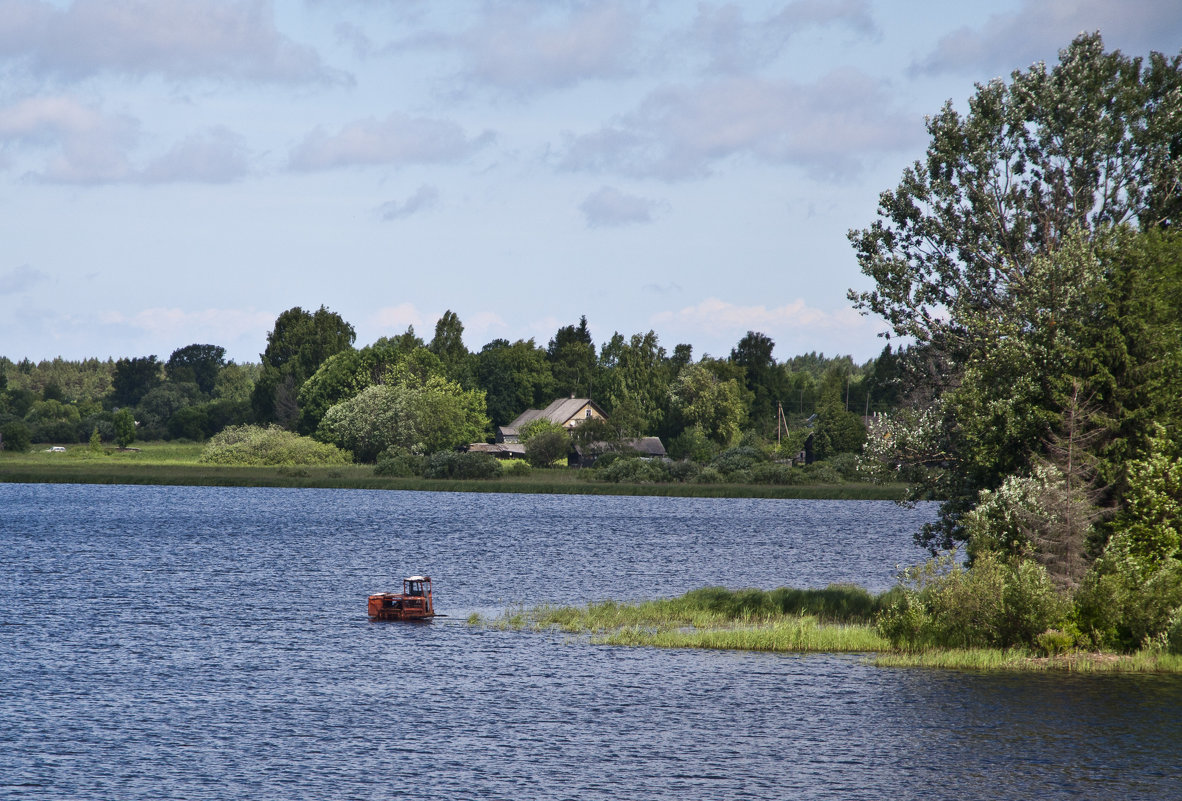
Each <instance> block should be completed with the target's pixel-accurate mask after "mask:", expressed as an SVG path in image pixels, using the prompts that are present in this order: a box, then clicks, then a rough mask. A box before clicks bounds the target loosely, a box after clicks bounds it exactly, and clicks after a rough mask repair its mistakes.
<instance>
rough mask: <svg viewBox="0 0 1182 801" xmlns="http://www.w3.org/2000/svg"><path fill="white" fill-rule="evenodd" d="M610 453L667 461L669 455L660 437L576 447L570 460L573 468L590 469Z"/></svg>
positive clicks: (594, 443)
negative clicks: (596, 461) (597, 460)
mask: <svg viewBox="0 0 1182 801" xmlns="http://www.w3.org/2000/svg"><path fill="white" fill-rule="evenodd" d="M609 451H618V452H619V453H621V454H623V455H626V456H639V457H640V458H642V459H666V458H668V454H667V453H666V452H665V446H664V444H662V442H661V439H660V437H639V438H637V439H626V440H623V441H622V442H620V443H618V444H616V443H607V442H592V443H591V444H589V445H576V446H575V447H574V450H573V452H572V453H571V455H570V457H569V458H568V460H567V461H568V463H569V464H570V466H571V467H590V466H591V465H593V464H595V460H596V459H598V458H599V457H600V456H602V455H603V454H605V453H607V452H609Z"/></svg>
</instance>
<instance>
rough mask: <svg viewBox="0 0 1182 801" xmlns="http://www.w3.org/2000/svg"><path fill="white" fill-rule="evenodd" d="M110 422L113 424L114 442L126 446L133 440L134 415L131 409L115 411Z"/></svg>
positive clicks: (121, 446)
mask: <svg viewBox="0 0 1182 801" xmlns="http://www.w3.org/2000/svg"><path fill="white" fill-rule="evenodd" d="M111 422H112V423H113V424H114V426H115V444H116V445H118V446H119V447H120V448H126V447H128V446H129V445H131V443H133V442H135V415H134V414H133V413H132V411H131V409H120V410H119V411H117V412H115V414H114V416H113V418H112V420H111Z"/></svg>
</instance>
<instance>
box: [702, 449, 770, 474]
mask: <svg viewBox="0 0 1182 801" xmlns="http://www.w3.org/2000/svg"><path fill="white" fill-rule="evenodd" d="M765 461H767V454H765V453H763V452H762V451H760V450H759V449H757V448H753V447H751V446H750V445H740V446H738V447H735V448H729V449H727V450H725V451H723V452H722V453H720V454H718V456H716V457H715V458H714V460H713V461H711V462H710V466H711V467H713V468H714V469H715V470H717V471H718V472H720V473H723V474H724V475H725V474H729V473H735V472H737V471H740V470H750V469H751V468H753V467H754V466H755V465H757V464H759V463H760V462H765Z"/></svg>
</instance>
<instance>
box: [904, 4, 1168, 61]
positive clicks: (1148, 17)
mask: <svg viewBox="0 0 1182 801" xmlns="http://www.w3.org/2000/svg"><path fill="white" fill-rule="evenodd" d="M1097 30H1098V31H1100V32H1101V34H1102V35H1103V36H1104V43H1105V46H1106V48H1108V49H1112V48H1120V49H1122V50H1124V51H1125V52H1127V53H1128V54H1129V55H1135V54H1139V53H1145V52H1147V51H1149V50H1154V49H1156V50H1162V51H1164V52H1165V53H1167V54H1176V53H1177V52H1178V43H1179V42H1182V3H1179V2H1178V0H1123V2H1119V3H1114V2H1111V0H1023V2H1022V4H1021V6H1019V8H1018V9H1017V10H1016V11H1015V12H1012V13H1005V14H994V15H993V16H991V17H990V18H989V20H988V21H987V22H986V23H985V24H984V25H982V26H981V27H980V28H971V27H962V28H958V29H956V30H954V31H952V32H950V33H948V34H946V35H945V36H943V37H941V39H940V40H939V41H938V42H937V43H936V46H935V48H934V49H933V50H932V51H931V52H930V53H929V54H928V55H927V56H926V57H924V58H923V59H921V60H919V61H917V62H915V63H914V64H913V65H912V72H914V73H922V74H940V73H946V72H965V73H970V74H974V75H978V76H980V73H981V71H982V70H995V71H996V72H994V73H993V74H1006V75H1008V74H1009V73H1010V72H1011V71H1013V70H1014V69H1024V68H1025V67H1026V66H1028V65H1030V64H1032V63H1033V62H1035V61H1046V62H1048V63H1050V62H1053V61H1055V60H1056V55H1057V53H1058V51H1059V50H1061V49H1062V48H1064V47H1066V46H1067V45H1068V44H1069V43H1070V42H1071V40H1072V39H1074V38H1075V37H1076V36H1077V35H1079V34H1080V33H1083V32H1092V31H1097ZM981 77H984V76H981Z"/></svg>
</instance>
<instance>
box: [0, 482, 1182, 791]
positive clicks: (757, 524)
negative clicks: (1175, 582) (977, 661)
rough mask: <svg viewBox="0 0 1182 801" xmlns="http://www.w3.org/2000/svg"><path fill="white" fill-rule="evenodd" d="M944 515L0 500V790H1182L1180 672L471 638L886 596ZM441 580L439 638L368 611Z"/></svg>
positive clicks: (135, 494)
mask: <svg viewBox="0 0 1182 801" xmlns="http://www.w3.org/2000/svg"><path fill="white" fill-rule="evenodd" d="M933 514H934V509H933V507H931V506H919V507H917V508H914V509H904V508H901V507H898V506H896V505H894V504H891V503H889V502H874V501H793V500H764V499H754V500H752V499H673V498H644V497H626V498H625V497H619V498H613V497H593V496H545V495H538V496H530V495H495V494H481V493H472V494H464V493H413V492H380V491H359V490H288V489H250V488H232V489H231V488H224V489H223V488H208V487H204V488H203V487H121V486H70V485H53V486H50V485H11V484H7V485H6V484H0V560H2V561H3V567H2V568H0V798H16V799H24V798H29V799H141V798H142V799H148V798H153V799H155V798H169V799H241V798H266V799H392V798H400V797H409V798H415V799H452V798H455V799H461V798H462V799H475V798H480V799H533V798H537V799H567V798H569V799H674V798H676V799H787V798H801V799H882V798H893V799H911V798H916V799H920V798H957V799H961V800H966V799H978V798H980V799H993V798H1040V799H1048V798H1049V799H1056V798H1088V799H1108V798H1111V799H1132V798H1171V797H1178V796H1179V789H1178V788H1179V787H1180V786H1182V765H1180V763H1182V757H1180V756H1179V752H1178V743H1180V742H1182V680H1180V679H1179V678H1178V677H1173V676H1170V677H1154V676H1149V677H1145V676H1141V677H1138V676H1067V675H1060V674H1055V675H1038V674H996V673H992V674H991V673H976V672H954V671H932V670H914V669H906V670H902V669H881V668H875V667H872V666H870V665H867V664H866V663H865V662H864V660H863V659H861V658H859V657H857V656H830V655H776V654H751V653H736V652H720V651H661V650H655V649H624V648H610V647H604V646H594V645H590V644H588V643H586V642H585V641H582V640H578V639H571V638H569V637H565V636H563V635H559V634H533V633H521V632H495V631H488V630H484V629H481V628H473V627H470V626H469V625H467V623H466V622H465V618H466V617H467V615H468V614H470V613H471V612H474V611H475V612H479V613H481V614H486V615H487V614H495V613H497V612H500V611H502V610H504V609H505V608H507V607H511V606H514V605H518V604H527V605H532V604H537V603H544V602H546V603H579V604H581V603H585V602H587V601H595V600H604V599H608V598H613V599H617V600H641V599H648V598H657V597H668V596H672V595H677V594H680V593H682V592H685V591H687V590H690V589H693V588H696V587H700V586H704V585H708V584H721V585H725V586H728V587H732V588H737V587H761V588H765V589H770V588H774V587H778V586H786V585H787V586H798V587H824V586H826V585H828V584H830V583H840V582H852V583H857V584H861V585H863V586H866V587H868V588H870V589H873V590H882V589H885V588H887V587H889V586H890V584H891V583H892V581H893V577H894V574H895V568H896V566H897V565H905V564H911V563H915V562H918V561H920V560H921V559H922V558H923V556H924V554H923V553H921V552H920V551H919V550H918V549H917V548H916V547H915V546H914V545H913V543H912V541H911V536H910V534H911V532H912V531H914V530H915V529H916V528H917V527H918V526H919V525H920V524H921V523H922V522H924V521H926V520H928V519H930V518H931V516H932V515H933ZM420 572H421V573H426V574H429V575H430V576H431V577H432V578H433V579H434V584H435V601H436V608H437V610H438V611H440V612H444V613H446V614H448V615H449V616H448V617H446V618H441V619H437V620H436V621H434V622H432V623H429V624H409V625H408V624H390V623H372V622H370V621H369V620H368V619H367V617H366V615H365V598H366V596H367V595H368V594H369V593H371V592H377V591H382V590H388V589H397V588H398V587H399V586H400V580H401V578H402V576H403V575H408V574H411V573H420Z"/></svg>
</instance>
